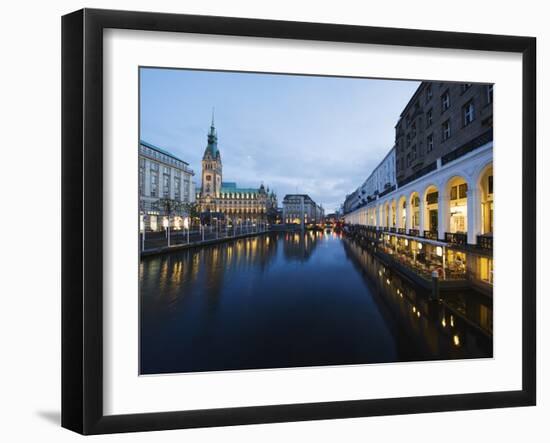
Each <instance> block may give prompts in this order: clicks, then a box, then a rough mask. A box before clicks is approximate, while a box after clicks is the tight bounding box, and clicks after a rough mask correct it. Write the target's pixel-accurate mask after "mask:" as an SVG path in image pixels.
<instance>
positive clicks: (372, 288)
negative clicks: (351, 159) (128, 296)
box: [140, 232, 492, 374]
mask: <svg viewBox="0 0 550 443" xmlns="http://www.w3.org/2000/svg"><path fill="white" fill-rule="evenodd" d="M140 288H141V293H140V299H141V300H140V302H141V303H140V308H141V313H140V316H141V319H140V328H141V343H140V360H141V361H140V365H141V373H142V374H155V373H171V372H190V371H216V370H229V369H252V368H280V367H298V366H318V365H341V364H362V363H382V362H400V361H412V360H433V359H456V358H477V357H491V356H492V331H491V330H492V303H491V300H490V299H488V298H487V297H485V296H483V295H481V294H478V293H476V292H467V293H454V294H448V295H446V296H445V299H446V301H447V302H446V303H445V304H441V303H438V302H429V301H428V297H427V296H426V294H424V292H423V291H422V290H421V289H420V288H417V287H415V286H414V285H413V284H411V283H410V282H406V281H404V280H402V279H401V278H400V277H399V276H398V275H396V274H395V273H392V271H391V269H388V268H386V267H384V266H383V265H382V264H381V263H380V262H379V261H378V260H377V259H376V258H375V257H374V256H372V255H371V254H370V253H369V252H368V251H366V250H363V249H362V248H361V247H360V246H358V245H357V244H355V243H354V242H353V241H351V240H348V239H345V238H342V237H341V236H340V235H337V234H334V233H319V232H317V233H313V232H306V233H303V234H302V233H270V234H266V235H263V236H258V237H252V238H247V239H240V240H235V241H232V242H228V243H222V244H219V245H213V246H208V247H205V248H202V249H193V250H187V251H181V252H175V253H172V254H169V255H160V256H155V257H147V258H144V259H142V261H141V265H140Z"/></svg>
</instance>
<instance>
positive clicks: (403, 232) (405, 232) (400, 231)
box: [397, 228, 407, 235]
mask: <svg viewBox="0 0 550 443" xmlns="http://www.w3.org/2000/svg"><path fill="white" fill-rule="evenodd" d="M397 233H398V234H403V235H406V234H407V230H406V229H405V228H397Z"/></svg>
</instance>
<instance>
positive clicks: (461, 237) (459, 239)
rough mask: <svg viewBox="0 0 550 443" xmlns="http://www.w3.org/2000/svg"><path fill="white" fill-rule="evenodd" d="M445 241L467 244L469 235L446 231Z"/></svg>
mask: <svg viewBox="0 0 550 443" xmlns="http://www.w3.org/2000/svg"><path fill="white" fill-rule="evenodd" d="M445 241H446V242H447V243H452V244H454V245H465V244H466V243H467V242H468V236H467V235H466V234H464V233H462V232H445Z"/></svg>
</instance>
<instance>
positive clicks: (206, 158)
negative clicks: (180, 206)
mask: <svg viewBox="0 0 550 443" xmlns="http://www.w3.org/2000/svg"><path fill="white" fill-rule="evenodd" d="M201 184H202V187H201V197H202V200H203V202H204V203H206V206H208V207H209V208H210V209H211V210H213V209H214V207H215V206H216V205H215V199H216V198H218V197H219V195H220V190H221V187H222V158H221V155H220V151H219V150H218V134H217V133H216V128H215V126H214V112H212V124H211V125H210V131H209V132H208V143H207V145H206V149H205V150H204V155H203V156H202V183H201ZM210 203H211V204H210Z"/></svg>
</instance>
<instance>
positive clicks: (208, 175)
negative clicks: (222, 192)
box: [206, 174, 212, 182]
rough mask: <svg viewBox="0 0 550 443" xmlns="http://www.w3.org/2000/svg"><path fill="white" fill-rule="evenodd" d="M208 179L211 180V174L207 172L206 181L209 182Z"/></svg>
mask: <svg viewBox="0 0 550 443" xmlns="http://www.w3.org/2000/svg"><path fill="white" fill-rule="evenodd" d="M210 180H212V176H211V175H210V174H207V175H206V181H207V182H209V181H210Z"/></svg>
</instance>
